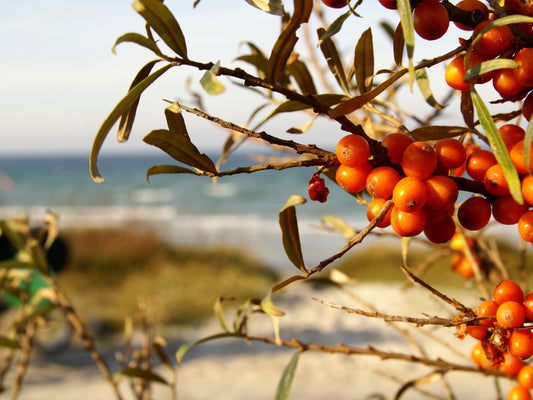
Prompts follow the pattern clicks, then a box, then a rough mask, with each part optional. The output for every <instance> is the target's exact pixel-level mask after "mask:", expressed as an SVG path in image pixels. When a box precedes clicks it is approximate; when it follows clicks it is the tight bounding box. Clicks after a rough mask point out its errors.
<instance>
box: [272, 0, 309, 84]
mask: <svg viewBox="0 0 533 400" xmlns="http://www.w3.org/2000/svg"><path fill="white" fill-rule="evenodd" d="M312 10H313V0H294V13H293V15H292V17H291V19H290V20H289V23H288V24H287V26H286V28H285V29H284V30H283V32H282V33H281V35H280V36H279V37H278V39H277V40H276V43H275V44H274V47H273V48H272V52H271V54H270V58H269V62H268V70H267V80H268V81H269V82H271V83H277V82H278V80H279V78H280V77H281V75H282V73H283V69H284V68H285V65H286V64H287V60H288V59H289V57H290V55H291V53H292V50H293V49H294V46H295V45H296V42H297V41H298V37H297V36H296V31H297V30H298V29H299V28H300V26H301V25H302V24H303V23H306V22H308V21H309V17H310V16H311V11H312Z"/></svg>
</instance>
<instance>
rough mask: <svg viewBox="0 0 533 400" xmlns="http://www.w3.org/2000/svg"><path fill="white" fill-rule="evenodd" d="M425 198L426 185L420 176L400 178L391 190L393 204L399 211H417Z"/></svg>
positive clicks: (424, 202) (424, 201)
mask: <svg viewBox="0 0 533 400" xmlns="http://www.w3.org/2000/svg"><path fill="white" fill-rule="evenodd" d="M426 199H427V191H426V185H425V184H424V182H423V181H422V180H421V179H420V178H417V177H414V176H406V177H405V178H402V179H400V181H399V182H398V183H397V184H396V186H395V187H394V190H393V192H392V200H393V201H394V206H395V207H396V208H398V209H399V210H401V211H406V212H413V211H418V210H420V209H422V207H423V206H424V204H426Z"/></svg>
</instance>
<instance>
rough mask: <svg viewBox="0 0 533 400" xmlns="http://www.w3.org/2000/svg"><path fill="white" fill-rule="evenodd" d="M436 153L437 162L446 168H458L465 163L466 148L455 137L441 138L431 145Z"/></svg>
mask: <svg viewBox="0 0 533 400" xmlns="http://www.w3.org/2000/svg"><path fill="white" fill-rule="evenodd" d="M433 148H434V149H435V152H436V153H437V163H438V165H440V166H443V167H444V168H446V169H455V168H459V167H460V166H461V165H463V164H464V163H465V160H466V150H465V147H464V145H463V144H462V143H461V142H460V141H459V140H457V139H453V138H446V139H441V140H439V141H438V142H437V143H435V145H434V146H433Z"/></svg>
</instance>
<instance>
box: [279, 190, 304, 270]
mask: <svg viewBox="0 0 533 400" xmlns="http://www.w3.org/2000/svg"><path fill="white" fill-rule="evenodd" d="M305 201H306V200H305V198H303V197H302V196H298V195H292V196H290V197H289V199H288V200H287V203H286V204H285V206H283V208H282V209H281V210H280V212H279V225H280V227H281V233H282V240H283V248H284V249H285V253H286V254H287V257H288V258H289V260H291V262H292V263H293V264H294V265H295V266H296V268H298V269H299V270H300V271H306V269H305V263H304V259H303V254H302V246H301V243H300V233H299V230H298V221H297V219H296V208H295V206H296V205H298V204H303V203H305Z"/></svg>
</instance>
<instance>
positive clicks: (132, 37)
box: [111, 32, 163, 57]
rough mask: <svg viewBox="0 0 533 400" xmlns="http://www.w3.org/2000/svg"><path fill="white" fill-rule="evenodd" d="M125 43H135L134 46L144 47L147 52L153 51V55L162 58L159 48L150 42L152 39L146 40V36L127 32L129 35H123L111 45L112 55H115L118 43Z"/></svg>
mask: <svg viewBox="0 0 533 400" xmlns="http://www.w3.org/2000/svg"><path fill="white" fill-rule="evenodd" d="M125 42H130V43H135V44H138V45H139V46H141V47H145V48H147V49H148V50H151V51H153V52H154V53H155V54H157V55H158V56H159V57H162V56H163V53H161V50H159V47H157V44H156V43H155V42H154V41H153V40H152V39H149V38H147V37H146V36H143V35H141V34H140V33H135V32H129V33H125V34H124V35H122V36H120V37H119V38H118V39H117V40H116V42H115V44H114V45H113V47H112V49H111V51H112V52H113V54H116V53H117V52H116V47H117V46H118V45H119V44H120V43H125Z"/></svg>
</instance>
